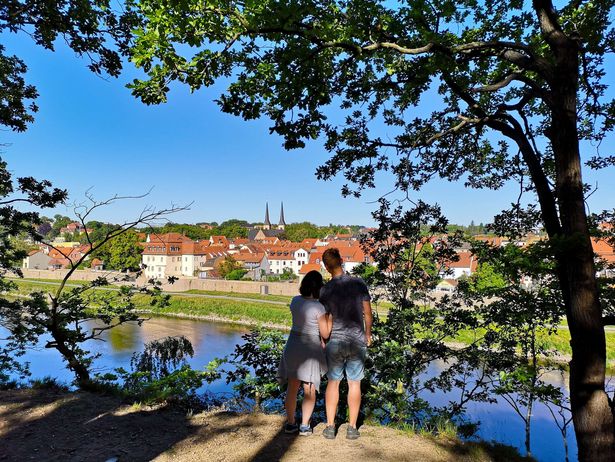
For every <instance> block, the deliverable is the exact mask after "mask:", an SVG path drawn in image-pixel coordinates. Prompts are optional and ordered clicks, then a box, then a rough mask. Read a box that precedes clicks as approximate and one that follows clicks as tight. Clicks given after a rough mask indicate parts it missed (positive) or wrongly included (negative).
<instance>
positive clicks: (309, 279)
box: [299, 270, 325, 299]
mask: <svg viewBox="0 0 615 462" xmlns="http://www.w3.org/2000/svg"><path fill="white" fill-rule="evenodd" d="M324 285H325V283H324V282H323V280H322V274H320V272H318V271H315V270H312V271H310V272H309V273H308V274H306V275H305V276H304V278H303V280H302V281H301V285H300V286H299V293H300V294H301V295H303V296H304V297H312V298H316V299H317V298H318V297H320V289H322V286H324Z"/></svg>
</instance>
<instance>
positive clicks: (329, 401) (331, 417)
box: [325, 380, 340, 426]
mask: <svg viewBox="0 0 615 462" xmlns="http://www.w3.org/2000/svg"><path fill="white" fill-rule="evenodd" d="M339 399H340V381H339V380H329V382H327V391H326V394H325V404H326V408H327V426H332V425H335V415H336V414H337V402H338V401H339Z"/></svg>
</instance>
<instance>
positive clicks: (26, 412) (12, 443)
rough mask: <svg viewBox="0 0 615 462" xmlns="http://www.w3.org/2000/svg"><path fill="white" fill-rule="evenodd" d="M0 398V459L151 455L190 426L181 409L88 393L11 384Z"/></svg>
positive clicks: (191, 429) (144, 458)
mask: <svg viewBox="0 0 615 462" xmlns="http://www.w3.org/2000/svg"><path fill="white" fill-rule="evenodd" d="M0 404H1V405H2V411H1V412H0V447H2V451H0V460H2V461H5V460H6V461H27V460H45V461H82V460H99V461H106V460H108V459H111V458H114V457H117V458H118V459H119V460H130V461H135V462H136V461H149V460H152V459H153V458H155V457H156V456H158V455H159V454H161V453H163V452H164V451H166V450H168V449H169V448H170V447H172V446H173V445H174V444H176V443H177V442H178V441H181V440H183V439H185V438H187V437H188V436H190V435H191V434H192V433H193V432H194V427H193V426H191V425H190V423H189V421H188V419H187V417H186V415H185V413H184V412H181V411H179V410H173V409H168V410H167V409H158V410H156V411H151V410H150V411H148V410H139V409H137V408H134V407H129V406H125V405H122V404H121V401H120V400H119V399H118V398H115V397H109V396H96V397H95V399H92V395H90V394H89V393H81V392H79V393H64V392H57V393H53V392H50V391H37V390H12V391H4V392H0ZM171 422H172V425H169V424H170V423H171Z"/></svg>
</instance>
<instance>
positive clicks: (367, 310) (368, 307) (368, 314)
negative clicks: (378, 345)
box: [363, 300, 373, 346]
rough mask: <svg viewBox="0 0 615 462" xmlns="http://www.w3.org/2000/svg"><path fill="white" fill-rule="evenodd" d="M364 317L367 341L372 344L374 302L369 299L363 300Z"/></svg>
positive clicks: (368, 344)
mask: <svg viewBox="0 0 615 462" xmlns="http://www.w3.org/2000/svg"><path fill="white" fill-rule="evenodd" d="M363 319H364V320H365V343H367V346H370V345H371V344H372V323H373V318H372V304H371V303H370V301H369V300H364V301H363Z"/></svg>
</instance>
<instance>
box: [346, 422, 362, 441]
mask: <svg viewBox="0 0 615 462" xmlns="http://www.w3.org/2000/svg"><path fill="white" fill-rule="evenodd" d="M359 436H361V434H360V433H359V430H357V429H356V428H354V427H351V426H350V425H348V428H347V429H346V439H349V440H356V439H357V438H358V437H359Z"/></svg>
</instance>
